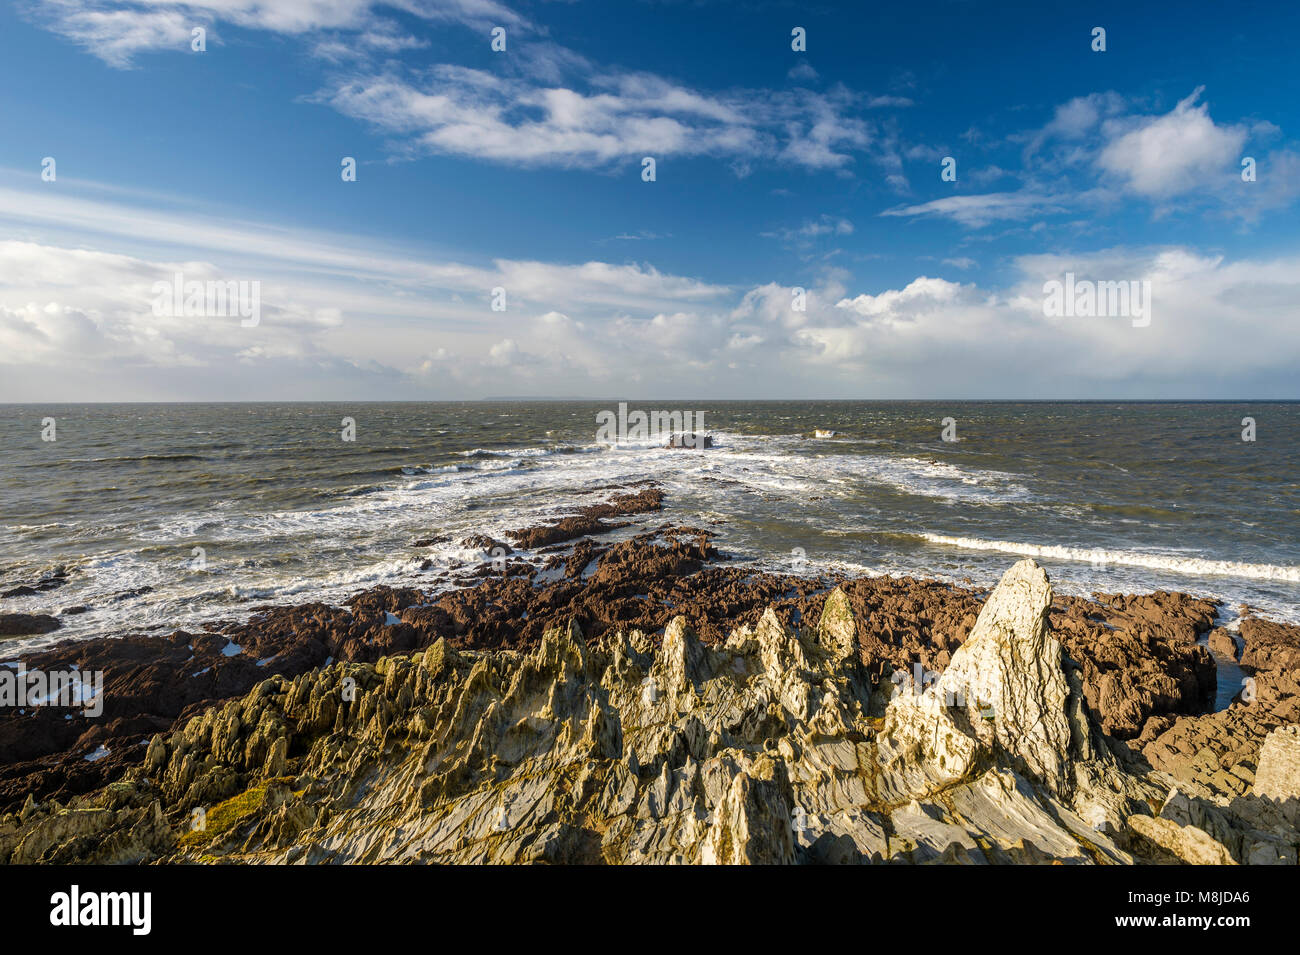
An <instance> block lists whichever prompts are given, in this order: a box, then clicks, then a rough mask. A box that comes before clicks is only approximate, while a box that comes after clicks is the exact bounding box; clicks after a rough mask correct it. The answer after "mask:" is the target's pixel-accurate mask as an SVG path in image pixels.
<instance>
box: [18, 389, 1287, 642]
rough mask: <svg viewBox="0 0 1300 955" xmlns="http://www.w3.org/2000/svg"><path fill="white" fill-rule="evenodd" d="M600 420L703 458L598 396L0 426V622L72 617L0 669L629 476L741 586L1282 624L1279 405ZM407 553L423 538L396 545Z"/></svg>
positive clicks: (838, 404)
mask: <svg viewBox="0 0 1300 955" xmlns="http://www.w3.org/2000/svg"><path fill="white" fill-rule="evenodd" d="M625 410H626V412H627V413H628V416H629V417H631V418H632V420H634V421H635V414H634V412H636V411H641V412H644V413H646V414H647V415H654V414H659V413H662V414H665V415H666V414H671V413H672V412H682V413H683V414H685V413H687V412H689V413H690V414H691V415H692V416H701V415H702V418H699V417H695V418H693V419H692V420H694V421H696V422H702V428H701V430H702V431H706V432H708V433H709V434H710V435H711V437H712V439H713V446H712V447H710V448H707V449H668V448H665V447H664V446H663V445H664V443H665V438H666V436H665V435H662V434H661V435H646V434H641V433H639V432H637V431H636V430H635V429H633V430H631V431H627V432H624V431H618V432H617V433H615V434H614V435H613V437H612V440H608V439H609V438H610V437H611V436H610V434H609V432H608V428H606V429H605V432H604V433H601V422H602V421H604V422H608V421H609V420H610V415H611V414H613V415H617V413H618V411H619V407H618V403H617V402H616V401H544V400H529V401H524V400H510V401H506V400H502V401H469V402H428V403H419V402H416V403H411V402H400V403H397V402H395V403H366V402H339V403H276V404H270V403H268V404H262V403H230V404H64V405H60V404H50V405H32V404H24V405H4V406H0V589H8V588H11V587H14V586H17V585H19V584H23V583H34V582H36V581H37V580H39V579H41V578H42V577H43V576H46V575H49V574H50V573H52V572H54V571H55V569H56V568H58V567H60V566H61V567H63V568H65V569H66V572H67V578H66V581H67V582H66V583H65V584H64V585H63V586H60V587H58V588H57V589H52V590H48V591H42V592H40V593H38V594H36V595H34V596H20V597H11V598H7V599H3V600H0V612H26V613H48V614H60V613H61V612H62V611H64V610H67V609H70V608H76V607H84V608H87V609H86V610H85V611H84V612H81V613H77V614H68V615H64V616H62V617H61V620H62V622H63V628H62V629H61V630H59V631H57V632H55V633H52V634H48V635H44V636H39V637H27V638H11V639H8V640H5V641H4V642H3V644H0V658H6V657H12V656H14V655H16V654H18V653H21V652H26V651H29V650H31V649H35V648H38V647H40V646H44V645H47V644H49V643H51V642H53V641H55V640H58V639H65V638H68V637H73V638H81V637H91V636H101V635H117V634H123V633H128V632H131V633H139V632H153V631H157V632H165V633H170V632H171V631H172V630H174V629H177V628H184V627H192V626H195V625H198V624H201V623H202V622H204V621H208V620H213V619H231V618H235V619H239V618H241V617H244V616H247V615H248V614H249V613H250V612H251V608H252V607H254V606H257V605H262V604H268V603H301V602H307V601H312V600H323V601H327V602H338V601H340V600H342V599H344V598H345V597H347V596H348V595H349V594H351V593H354V592H356V591H357V590H360V589H362V588H365V587H369V586H373V585H376V584H389V585H392V586H404V585H410V586H422V587H430V586H435V587H443V586H453V585H455V581H456V580H457V575H458V574H464V573H468V572H470V571H473V570H474V569H477V568H478V567H479V566H480V564H481V562H483V561H485V560H491V559H492V555H491V554H488V553H485V552H483V551H481V550H478V549H476V548H474V547H467V546H465V545H464V544H463V543H462V541H463V540H464V539H465V538H467V537H469V536H470V535H487V536H489V537H500V536H501V535H503V534H504V532H505V531H507V530H510V529H514V528H520V527H526V526H530V525H532V524H536V523H538V522H540V521H547V520H552V519H555V518H558V517H561V516H564V515H565V514H567V513H572V512H573V511H574V510H575V509H576V508H579V507H582V506H585V505H588V504H590V503H592V501H593V499H594V498H593V495H592V491H593V489H600V488H608V487H609V486H611V485H620V484H629V483H632V482H637V481H646V480H650V481H655V482H658V483H659V485H660V486H661V487H662V488H663V491H664V509H663V511H662V513H659V514H651V515H648V516H647V518H646V522H647V523H648V524H649V525H651V526H653V525H657V524H659V523H663V522H667V521H671V522H673V523H677V524H688V525H697V526H703V527H707V528H708V529H710V530H711V531H713V532H714V533H715V534H716V535H717V538H716V544H717V546H719V547H720V548H721V549H722V550H723V551H725V552H726V553H727V554H729V555H730V557H731V560H732V562H733V563H735V564H737V565H739V566H747V567H752V568H753V569H755V570H763V571H773V572H778V573H797V574H817V573H844V574H851V575H869V574H890V575H895V576H904V575H906V576H913V577H925V578H933V579H938V580H943V581H950V582H959V583H965V582H968V583H971V584H974V585H978V586H989V585H992V584H994V583H996V581H997V580H998V578H999V577H1000V576H1001V575H1002V573H1003V572H1005V570H1006V569H1007V568H1008V567H1009V566H1010V565H1011V564H1012V563H1013V562H1015V561H1016V560H1017V559H1019V558H1020V557H1024V556H1029V557H1033V558H1035V559H1036V560H1038V561H1039V563H1041V564H1043V565H1044V566H1045V567H1046V568H1047V570H1048V572H1049V574H1050V575H1051V577H1052V579H1053V582H1054V584H1055V586H1056V588H1057V589H1058V590H1060V591H1063V592H1066V593H1076V594H1088V593H1091V592H1094V591H1103V592H1108V593H1113V592H1127V593H1146V592H1150V591H1153V590H1179V591H1185V592H1188V593H1192V594H1198V595H1206V596H1213V597H1218V598H1221V599H1222V600H1223V601H1224V611H1223V616H1224V621H1223V622H1224V623H1225V624H1227V625H1229V626H1231V624H1232V621H1233V619H1234V618H1235V617H1236V615H1237V614H1238V611H1239V607H1240V606H1241V605H1243V604H1244V605H1247V606H1249V607H1251V608H1253V610H1254V611H1255V612H1257V613H1260V614H1262V615H1264V616H1269V617H1272V618H1275V619H1280V620H1287V621H1292V622H1300V483H1298V482H1300V403H1296V402H1264V401H1258V402H1240V403H1226V402H1185V403H1184V402H949V401H935V402H925V401H916V402H912V401H906V402H899V401H652V400H647V401H628V402H627V408H626V409H625ZM602 415H603V417H602ZM598 435H599V436H600V437H601V438H602V439H607V440H599V441H598V440H597V438H598ZM51 439H52V440H51ZM597 493H608V492H607V491H597ZM640 529H641V528H640V527H637V528H632V529H628V530H623V531H618V532H615V533H613V534H611V535H610V539H611V540H616V539H618V538H619V537H620V536H621V535H627V534H629V533H633V532H635V531H637V530H640ZM430 537H446V538H448V540H446V541H445V542H443V543H439V544H435V545H432V546H422V547H415V546H413V543H414V541H416V540H417V539H421V538H430ZM519 556H521V557H523V558H525V559H530V558H535V555H531V554H528V553H526V552H525V553H522V554H520V555H519ZM426 562H428V566H425V565H426Z"/></svg>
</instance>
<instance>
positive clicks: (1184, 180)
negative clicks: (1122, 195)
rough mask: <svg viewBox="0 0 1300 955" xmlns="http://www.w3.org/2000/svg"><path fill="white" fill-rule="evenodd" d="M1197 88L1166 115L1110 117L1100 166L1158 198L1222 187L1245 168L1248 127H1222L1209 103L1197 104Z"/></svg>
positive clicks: (1140, 191) (1099, 158)
mask: <svg viewBox="0 0 1300 955" xmlns="http://www.w3.org/2000/svg"><path fill="white" fill-rule="evenodd" d="M1203 90H1204V87H1197V88H1196V90H1195V91H1193V92H1192V94H1191V95H1190V96H1188V97H1187V98H1186V99H1183V100H1180V101H1179V103H1178V105H1177V106H1175V107H1174V109H1173V110H1172V111H1171V112H1169V113H1166V114H1165V115H1163V116H1157V117H1140V118H1128V119H1112V120H1108V121H1107V122H1106V123H1105V124H1104V127H1103V130H1104V134H1105V136H1106V138H1107V140H1108V141H1107V144H1106V146H1105V147H1104V148H1103V149H1102V150H1101V153H1100V154H1099V155H1098V157H1097V165H1098V166H1099V167H1100V168H1101V169H1102V170H1103V171H1105V172H1106V173H1109V174H1110V175H1112V176H1115V177H1116V178H1117V179H1119V180H1120V181H1121V182H1122V183H1123V184H1124V185H1125V187H1127V188H1128V189H1130V190H1132V191H1133V192H1136V193H1138V194H1139V195H1142V196H1146V197H1148V198H1153V199H1167V198H1169V197H1171V196H1176V195H1181V194H1184V193H1187V192H1191V191H1193V190H1197V189H1201V188H1204V187H1206V186H1209V187H1210V188H1212V189H1215V190H1216V191H1218V190H1219V189H1221V188H1222V186H1223V184H1225V183H1230V182H1232V181H1233V179H1234V178H1236V174H1237V173H1239V172H1240V167H1239V166H1238V162H1239V160H1240V158H1241V155H1242V146H1243V145H1244V143H1245V141H1246V135H1247V131H1246V129H1245V127H1242V126H1218V125H1216V124H1215V122H1214V120H1212V119H1211V118H1210V112H1209V106H1208V105H1207V104H1205V103H1202V104H1201V105H1199V106H1197V105H1196V100H1197V98H1198V97H1199V96H1200V95H1201V93H1202V91H1203Z"/></svg>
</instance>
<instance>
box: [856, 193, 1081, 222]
mask: <svg viewBox="0 0 1300 955" xmlns="http://www.w3.org/2000/svg"><path fill="white" fill-rule="evenodd" d="M1060 208H1061V198H1060V197H1057V196H1048V195H1043V194H1039V193H1033V192H1027V191H1022V192H990V193H984V194H982V195H956V196H946V197H944V198H942V199H932V200H931V201H929V202H922V203H918V204H915V205H906V206H895V207H894V208H892V209H886V210H885V211H884V212H882V213H881V215H882V216H895V217H905V218H910V217H915V216H939V217H945V218H949V219H952V220H953V221H954V222H958V223H960V224H961V225H964V226H969V227H972V228H979V227H980V226H985V225H988V224H989V223H990V222H996V221H999V220H1005V219H1011V220H1022V219H1027V218H1030V217H1031V216H1036V215H1042V214H1044V213H1046V212H1052V211H1057V210H1059V209H1060Z"/></svg>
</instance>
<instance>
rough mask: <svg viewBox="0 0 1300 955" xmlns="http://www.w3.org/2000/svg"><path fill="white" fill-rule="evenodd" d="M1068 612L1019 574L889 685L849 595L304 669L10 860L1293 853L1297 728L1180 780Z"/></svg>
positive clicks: (45, 809)
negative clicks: (1123, 708) (868, 674)
mask: <svg viewBox="0 0 1300 955" xmlns="http://www.w3.org/2000/svg"><path fill="white" fill-rule="evenodd" d="M1051 606H1052V589H1051V585H1050V583H1049V581H1048V579H1047V575H1046V573H1045V572H1044V571H1043V570H1042V568H1040V567H1039V566H1038V565H1037V564H1035V563H1034V562H1033V561H1031V560H1025V561H1021V562H1020V563H1018V564H1016V565H1015V566H1014V567H1012V568H1011V569H1010V570H1008V571H1007V573H1006V575H1005V577H1004V578H1003V580H1002V582H1001V583H1000V584H999V586H998V587H997V588H996V590H994V592H993V593H992V595H991V596H990V597H989V599H988V600H987V602H986V603H985V605H984V607H983V609H982V611H981V612H980V614H979V616H978V619H977V620H976V622H975V626H974V629H973V631H972V632H971V634H970V636H969V638H968V639H967V640H966V641H965V642H964V643H963V644H962V645H961V646H960V647H959V648H957V649H956V651H955V652H954V653H953V654H952V656H951V660H950V662H949V664H948V666H947V667H946V668H944V670H943V672H942V673H941V674H940V675H938V677H937V678H935V679H933V680H931V681H930V682H929V683H928V684H925V683H924V681H922V683H923V685H916V684H915V683H914V682H912V681H911V680H909V679H903V680H902V681H901V682H899V683H897V684H895V683H891V682H889V681H885V682H883V683H881V684H878V685H874V686H873V684H872V683H871V682H870V681H869V680H867V679H866V678H865V676H864V674H863V673H862V672H861V670H860V662H859V654H858V652H857V647H858V645H857V639H858V637H857V633H858V628H857V625H856V621H855V620H854V617H853V613H852V611H851V609H850V605H849V601H848V600H847V598H846V597H845V595H844V593H842V592H840V591H838V590H837V591H834V592H832V593H831V594H830V595H829V596H828V598H827V599H826V601H825V603H824V609H823V612H822V616H821V619H820V621H818V622H817V624H816V625H814V626H810V627H806V628H803V629H801V630H793V629H790V628H788V627H785V626H783V625H782V623H781V622H780V620H779V619H778V617H777V615H776V614H775V613H774V612H772V611H771V610H768V611H767V612H766V613H764V614H763V615H762V617H761V618H760V619H759V620H758V622H757V624H756V625H754V626H753V627H741V628H738V629H736V630H734V631H732V633H731V634H730V636H729V637H728V638H727V639H726V640H725V641H722V642H719V643H716V644H714V645H712V646H706V645H705V644H704V643H702V642H701V641H700V639H699V638H698V636H697V635H696V633H695V632H694V631H693V630H692V629H691V627H690V626H689V625H688V624H687V622H686V620H685V619H684V618H682V617H678V618H676V619H674V620H672V621H671V622H670V623H669V625H668V626H667V627H666V628H665V630H664V632H663V634H662V637H661V638H659V639H658V640H656V639H655V638H654V636H652V635H648V634H645V633H642V632H640V631H637V630H631V631H628V632H623V631H619V630H609V631H607V632H606V633H604V634H603V635H602V636H601V637H600V639H598V640H597V641H595V642H594V643H592V644H590V645H589V644H588V643H587V642H586V640H585V639H584V637H583V634H582V632H581V631H580V629H579V628H578V626H577V625H576V624H575V623H572V622H569V623H567V624H565V625H563V626H554V627H552V628H550V629H548V630H546V632H545V634H544V636H543V638H542V640H541V641H540V643H539V644H538V645H536V646H535V647H534V648H533V649H531V650H529V651H526V652H518V651H509V650H498V651H489V652H469V651H457V650H456V649H453V648H452V647H451V646H450V645H448V644H447V643H446V642H445V641H439V642H438V643H436V644H434V645H432V646H430V647H429V648H428V649H426V650H424V651H422V652H419V653H415V654H413V655H409V656H408V655H396V656H389V657H384V658H382V659H380V660H379V661H378V662H377V663H375V664H373V665H371V664H361V663H342V664H334V665H330V666H326V667H322V668H318V669H315V670H312V671H310V672H308V673H305V674H302V675H300V676H298V677H296V678H295V679H292V680H289V679H285V678H283V677H279V676H277V677H273V678H272V679H269V680H266V681H264V682H263V683H261V684H259V685H258V686H257V687H256V688H255V689H254V690H253V691H252V692H250V693H249V694H247V695H246V696H244V697H242V698H238V699H235V700H232V701H229V702H227V703H225V704H223V705H221V706H219V707H216V708H213V709H210V710H208V711H206V712H204V713H202V714H200V715H199V716H196V717H195V718H193V719H191V720H190V721H189V722H188V723H186V724H185V725H184V726H183V728H181V729H179V730H177V731H176V732H173V733H171V734H168V735H166V736H157V737H155V738H154V739H153V740H152V742H151V743H150V744H149V746H148V751H147V754H146V757H145V759H144V762H143V764H142V765H141V766H140V767H139V768H138V769H136V770H134V771H133V772H132V773H131V774H130V775H129V776H128V777H127V778H126V779H125V780H124V781H121V782H118V783H114V784H113V785H112V786H110V787H108V788H107V789H105V790H102V791H100V792H98V793H95V794H92V796H90V797H86V799H85V804H84V805H80V804H79V805H77V806H75V807H60V806H58V805H56V804H52V803H51V804H49V805H43V806H40V805H35V804H30V805H28V806H26V807H24V809H23V812H22V813H20V814H13V815H10V816H7V817H5V818H4V819H3V821H0V857H4V858H12V859H14V860H21V861H37V860H40V861H53V862H60V861H63V862H71V861H127V862H133V861H150V860H159V859H161V860H170V861H245V862H280V863H283V862H295V863H320V862H443V863H476V862H490V863H516V862H552V863H567V862H574V863H592V862H596V863H599V862H607V863H687V864H692V863H711V864H784V863H863V862H867V863H880V862H992V863H1017V862H1050V861H1062V862H1077V863H1096V862H1112V863H1127V862H1133V861H1149V860H1155V861H1184V862H1204V861H1228V862H1231V861H1237V862H1250V861H1254V862H1263V861H1268V862H1275V861H1282V862H1285V861H1287V860H1288V859H1290V860H1291V861H1294V859H1295V856H1296V852H1295V841H1296V834H1295V828H1294V825H1293V824H1289V823H1288V820H1287V816H1286V813H1287V811H1288V810H1287V806H1288V805H1293V804H1294V798H1293V797H1294V795H1295V781H1296V773H1295V766H1296V756H1295V753H1296V750H1295V731H1294V729H1292V730H1288V731H1286V732H1288V733H1290V735H1286V733H1281V735H1278V737H1277V740H1278V741H1277V742H1274V737H1270V738H1269V744H1268V745H1267V746H1266V752H1265V754H1264V756H1263V757H1261V761H1260V763H1261V764H1260V772H1259V780H1258V781H1257V783H1256V790H1257V794H1254V795H1251V796H1249V797H1245V798H1242V799H1237V800H1235V801H1234V802H1233V803H1232V804H1231V805H1229V804H1228V803H1227V802H1226V801H1223V800H1220V801H1217V802H1216V801H1214V800H1210V799H1205V798H1202V797H1199V796H1197V797H1191V796H1188V795H1186V794H1183V793H1172V794H1171V790H1173V789H1174V786H1173V781H1172V780H1171V779H1170V778H1169V777H1167V776H1165V775H1163V774H1161V773H1156V772H1152V771H1151V770H1150V767H1148V766H1146V765H1145V764H1142V763H1140V761H1138V760H1136V759H1135V758H1134V757H1133V756H1131V755H1129V754H1128V750H1127V749H1126V748H1124V747H1122V746H1120V745H1119V744H1114V743H1113V742H1112V741H1108V740H1107V739H1106V738H1105V737H1104V736H1103V735H1102V733H1101V731H1100V729H1099V728H1098V725H1097V723H1096V722H1095V721H1094V719H1093V718H1092V716H1091V715H1090V714H1089V712H1088V709H1087V706H1086V704H1085V703H1084V694H1083V688H1082V683H1081V679H1080V676H1079V672H1078V668H1077V667H1076V666H1075V665H1074V664H1073V662H1072V661H1071V660H1070V659H1069V657H1068V656H1066V654H1065V653H1064V651H1063V649H1062V646H1061V643H1060V642H1058V640H1057V639H1056V637H1055V636H1053V634H1052V633H1051V631H1050V629H1049V626H1048V612H1049V609H1050V608H1051ZM882 713H883V716H881V715H879V714H882ZM1288 800H1290V803H1288Z"/></svg>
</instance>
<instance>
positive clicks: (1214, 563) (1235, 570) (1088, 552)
mask: <svg viewBox="0 0 1300 955" xmlns="http://www.w3.org/2000/svg"><path fill="white" fill-rule="evenodd" d="M920 536H921V537H922V538H924V539H925V540H927V541H929V542H930V543H932V544H942V545H944V546H946V547H961V548H964V549H965V550H992V551H1001V552H1003V553H1007V554H1020V555H1021V556H1023V557H1044V558H1048V559H1051V560H1068V561H1074V562H1077V563H1090V564H1122V565H1124V566H1128V567H1146V568H1149V569H1151V570H1163V571H1170V572H1172V573H1176V574H1187V575H1190V576H1193V577H1206V576H1214V577H1244V578H1248V579H1251V580H1281V581H1287V582H1289V583H1297V582H1300V567H1287V566H1282V565H1279V564H1248V563H1243V562H1242V561H1236V560H1213V559H1211V558H1206V557H1178V556H1176V555H1173V554H1152V553H1143V552H1141V551H1132V550H1109V549H1106V548H1101V547H1094V548H1087V547H1062V546H1057V545H1053V544H1025V543H1020V542H1017V541H995V540H982V539H980V538H977V537H946V536H944V535H942V534H921V535H920Z"/></svg>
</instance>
